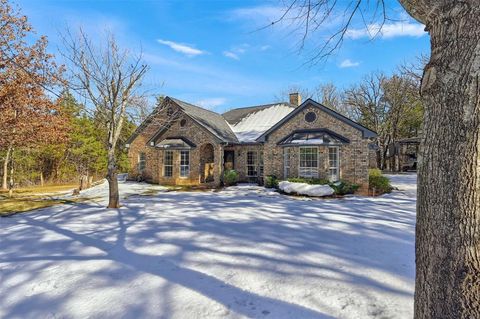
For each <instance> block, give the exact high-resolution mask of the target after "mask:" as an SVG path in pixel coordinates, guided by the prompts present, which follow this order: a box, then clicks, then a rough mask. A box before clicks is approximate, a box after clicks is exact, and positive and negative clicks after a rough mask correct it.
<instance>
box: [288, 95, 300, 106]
mask: <svg viewBox="0 0 480 319" xmlns="http://www.w3.org/2000/svg"><path fill="white" fill-rule="evenodd" d="M290 104H293V105H295V106H299V105H300V104H302V96H301V95H300V93H298V92H297V93H290Z"/></svg>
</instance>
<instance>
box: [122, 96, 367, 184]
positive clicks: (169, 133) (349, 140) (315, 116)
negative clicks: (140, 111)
mask: <svg viewBox="0 0 480 319" xmlns="http://www.w3.org/2000/svg"><path fill="white" fill-rule="evenodd" d="M374 137H376V133H375V132H373V131H371V130H369V129H367V128H366V127H364V126H362V125H360V124H358V123H356V122H354V121H352V120H350V119H348V118H347V117H345V116H343V115H341V114H339V113H337V112H335V111H333V110H331V109H329V108H327V107H325V106H324V105H322V104H320V103H318V102H316V101H314V100H312V99H308V100H306V101H305V102H303V103H301V96H300V95H299V94H298V93H294V94H290V101H289V103H287V102H285V103H273V104H267V105H259V106H252V107H245V108H237V109H233V110H230V111H228V112H226V113H223V114H219V113H216V112H213V111H210V110H206V109H204V108H201V107H199V106H195V105H192V104H190V103H186V102H183V101H180V100H178V99H175V98H172V97H166V98H165V99H164V101H163V102H162V104H161V105H160V106H159V107H158V108H157V109H156V110H155V111H154V112H153V113H152V114H150V116H149V117H148V118H147V119H146V120H145V121H144V122H143V123H142V124H141V125H140V126H139V127H138V128H137V130H136V131H135V133H134V134H133V135H132V136H131V137H130V139H129V140H128V141H127V143H128V144H127V146H128V147H129V152H128V153H129V160H130V162H131V171H130V172H129V177H130V178H136V177H138V176H141V177H142V178H143V179H145V180H148V181H150V182H154V183H160V184H166V185H199V184H206V185H208V186H218V185H220V184H221V183H222V178H223V173H224V172H225V170H229V169H235V170H236V171H237V172H238V173H239V179H240V180H241V181H250V182H259V183H262V182H263V177H264V176H269V175H274V176H276V177H278V178H280V179H285V178H288V177H306V178H324V179H329V180H330V181H338V180H346V181H350V182H353V183H357V184H360V185H362V187H368V162H369V153H370V152H369V147H368V145H369V143H370V142H371V139H372V138H374Z"/></svg>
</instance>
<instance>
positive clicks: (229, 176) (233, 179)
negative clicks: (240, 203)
mask: <svg viewBox="0 0 480 319" xmlns="http://www.w3.org/2000/svg"><path fill="white" fill-rule="evenodd" d="M237 180H238V173H237V171H235V170H233V169H231V170H228V171H225V174H224V176H223V182H224V183H225V185H226V186H231V185H235V184H236V183H237Z"/></svg>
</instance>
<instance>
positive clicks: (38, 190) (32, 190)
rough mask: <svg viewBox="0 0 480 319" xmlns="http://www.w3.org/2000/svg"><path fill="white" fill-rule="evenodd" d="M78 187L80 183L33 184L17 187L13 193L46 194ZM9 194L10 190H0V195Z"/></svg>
mask: <svg viewBox="0 0 480 319" xmlns="http://www.w3.org/2000/svg"><path fill="white" fill-rule="evenodd" d="M74 188H78V184H66V185H45V186H31V187H22V188H15V189H14V190H13V194H14V196H15V195H30V194H45V193H57V192H66V191H69V190H73V189H74ZM6 194H8V190H0V196H1V195H6Z"/></svg>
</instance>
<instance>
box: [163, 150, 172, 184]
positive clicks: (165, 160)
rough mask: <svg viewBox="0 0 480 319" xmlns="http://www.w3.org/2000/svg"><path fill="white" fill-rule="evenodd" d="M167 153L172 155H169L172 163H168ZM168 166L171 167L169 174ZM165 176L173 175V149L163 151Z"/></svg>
mask: <svg viewBox="0 0 480 319" xmlns="http://www.w3.org/2000/svg"><path fill="white" fill-rule="evenodd" d="M167 154H170V156H168V159H169V162H170V164H167ZM167 168H168V169H169V170H168V171H169V172H170V173H169V174H167ZM163 177H166V178H171V177H173V150H165V151H163Z"/></svg>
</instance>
